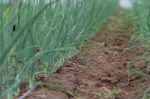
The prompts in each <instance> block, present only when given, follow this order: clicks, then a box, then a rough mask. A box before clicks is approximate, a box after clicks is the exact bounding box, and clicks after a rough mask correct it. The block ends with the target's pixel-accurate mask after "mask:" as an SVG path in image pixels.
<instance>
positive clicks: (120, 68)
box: [26, 17, 148, 99]
mask: <svg viewBox="0 0 150 99" xmlns="http://www.w3.org/2000/svg"><path fill="white" fill-rule="evenodd" d="M130 32H132V25H131V24H128V23H127V22H126V23H125V22H124V21H123V19H122V18H119V19H116V17H112V18H111V20H110V22H109V24H107V25H106V26H105V27H104V28H103V29H102V32H100V33H97V35H96V36H95V37H94V38H93V39H92V40H91V41H89V42H88V43H87V44H86V46H84V47H82V48H81V51H80V52H79V53H78V54H76V55H75V56H74V57H72V58H71V59H69V61H67V62H66V63H65V64H64V66H62V68H60V69H59V70H58V71H57V73H55V74H54V76H55V80H54V81H55V82H58V83H59V84H61V85H62V86H64V88H65V89H67V90H70V91H71V92H72V93H74V94H75V95H78V97H80V98H78V99H140V96H141V94H142V92H141V91H142V88H144V85H146V84H147V83H148V81H146V80H145V79H143V78H141V77H137V76H135V77H134V78H133V79H132V80H131V81H129V77H130V76H129V75H130V74H131V73H129V72H128V63H129V60H130V59H131V58H132V57H133V56H134V55H135V54H136V53H137V52H138V51H135V50H130V51H129V50H127V48H128V46H129V41H130ZM141 64H142V62H137V63H136V65H137V66H138V65H140V66H141ZM49 79H52V78H47V82H49ZM140 93H141V94H140ZM26 99H77V98H74V97H68V96H67V95H66V94H65V93H63V92H59V91H54V90H50V89H46V88H38V89H37V90H35V91H34V92H33V93H31V94H30V95H29V96H28V97H27V98H26Z"/></svg>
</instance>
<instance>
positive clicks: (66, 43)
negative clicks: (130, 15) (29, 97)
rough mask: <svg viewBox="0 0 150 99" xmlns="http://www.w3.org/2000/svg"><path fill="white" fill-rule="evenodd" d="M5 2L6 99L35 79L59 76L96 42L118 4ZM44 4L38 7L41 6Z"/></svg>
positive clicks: (1, 25)
mask: <svg viewBox="0 0 150 99" xmlns="http://www.w3.org/2000/svg"><path fill="white" fill-rule="evenodd" d="M4 1H5V0H0V98H5V99H6V98H7V99H12V98H13V96H14V95H16V94H15V93H18V91H19V84H20V82H21V81H23V80H25V81H27V82H29V87H30V88H31V87H32V86H33V84H34V76H35V73H46V74H47V73H53V72H55V71H56V70H57V69H58V68H59V67H60V66H61V64H63V62H64V61H65V60H66V59H67V58H69V57H71V56H72V55H73V54H75V53H76V52H77V51H78V50H79V49H80V46H81V45H82V44H83V43H84V42H85V41H86V40H88V39H89V38H91V37H93V36H94V34H95V33H96V31H97V30H99V28H100V27H101V26H102V24H103V23H104V22H105V21H107V19H108V18H109V17H110V16H111V15H112V14H113V13H114V11H115V9H116V7H117V0H63V2H61V0H49V1H46V0H15V1H16V2H17V3H15V2H14V3H12V2H11V1H10V2H8V3H4ZM37 1H38V2H37Z"/></svg>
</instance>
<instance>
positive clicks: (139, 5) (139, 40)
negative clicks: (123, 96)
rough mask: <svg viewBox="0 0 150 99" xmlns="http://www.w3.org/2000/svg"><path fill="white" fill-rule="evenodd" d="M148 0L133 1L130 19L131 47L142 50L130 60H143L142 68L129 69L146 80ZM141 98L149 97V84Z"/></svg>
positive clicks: (149, 40) (148, 64)
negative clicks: (131, 20) (132, 29)
mask: <svg viewBox="0 0 150 99" xmlns="http://www.w3.org/2000/svg"><path fill="white" fill-rule="evenodd" d="M149 4H150V0H141V2H134V6H133V10H132V11H131V12H132V13H131V15H132V16H133V17H132V19H133V21H134V23H135V27H136V32H135V33H134V35H133V38H132V43H133V46H132V47H133V48H140V49H142V50H143V55H141V54H140V55H138V56H135V58H134V59H133V60H132V61H131V62H130V64H132V63H133V62H134V61H143V62H145V67H146V68H145V69H144V70H136V68H132V67H130V71H131V72H134V73H136V74H138V75H139V76H141V77H143V78H144V79H146V80H150V75H149V74H150V52H149V51H150V50H149V48H150V5H149ZM147 87H148V88H147V90H146V91H145V93H144V96H143V98H142V99H149V98H150V86H147Z"/></svg>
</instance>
